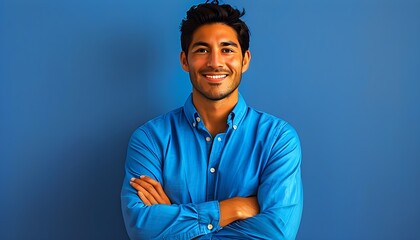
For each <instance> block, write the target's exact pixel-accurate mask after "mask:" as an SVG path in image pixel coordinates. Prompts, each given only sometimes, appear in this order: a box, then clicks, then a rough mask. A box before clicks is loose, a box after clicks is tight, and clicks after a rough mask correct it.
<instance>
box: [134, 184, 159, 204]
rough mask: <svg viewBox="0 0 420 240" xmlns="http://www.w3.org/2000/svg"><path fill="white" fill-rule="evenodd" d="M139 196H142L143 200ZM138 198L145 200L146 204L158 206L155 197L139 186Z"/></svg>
mask: <svg viewBox="0 0 420 240" xmlns="http://www.w3.org/2000/svg"><path fill="white" fill-rule="evenodd" d="M140 194H141V195H142V196H143V198H142V197H141V196H140ZM139 197H140V198H142V199H147V202H149V203H150V204H151V205H155V204H158V201H157V200H156V199H155V197H154V196H153V195H152V194H150V193H149V192H147V190H146V189H144V188H143V187H141V186H139Z"/></svg>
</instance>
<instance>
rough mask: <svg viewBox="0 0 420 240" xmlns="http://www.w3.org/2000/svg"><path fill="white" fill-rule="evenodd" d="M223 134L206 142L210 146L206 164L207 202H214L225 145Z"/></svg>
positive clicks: (209, 138)
mask: <svg viewBox="0 0 420 240" xmlns="http://www.w3.org/2000/svg"><path fill="white" fill-rule="evenodd" d="M225 135H226V134H224V133H221V134H217V135H216V136H215V137H214V138H212V137H211V136H208V138H206V141H207V140H209V141H207V142H208V144H211V148H210V154H209V161H208V164H207V201H213V200H215V192H216V191H215V190H216V181H217V172H218V166H219V162H220V157H221V153H222V149H223V146H224V144H225Z"/></svg>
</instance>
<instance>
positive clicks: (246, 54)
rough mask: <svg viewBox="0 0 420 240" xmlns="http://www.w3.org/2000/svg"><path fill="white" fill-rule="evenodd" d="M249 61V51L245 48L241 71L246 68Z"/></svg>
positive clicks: (244, 70)
mask: <svg viewBox="0 0 420 240" xmlns="http://www.w3.org/2000/svg"><path fill="white" fill-rule="evenodd" d="M250 61H251V52H250V51H249V50H247V51H246V52H245V54H244V58H243V59H242V73H244V72H246V70H248V67H249V62H250Z"/></svg>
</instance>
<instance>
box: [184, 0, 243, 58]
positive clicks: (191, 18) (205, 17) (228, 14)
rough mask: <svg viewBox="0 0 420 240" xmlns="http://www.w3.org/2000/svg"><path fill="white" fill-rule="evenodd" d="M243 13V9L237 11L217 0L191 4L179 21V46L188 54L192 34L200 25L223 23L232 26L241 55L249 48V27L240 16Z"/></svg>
mask: <svg viewBox="0 0 420 240" xmlns="http://www.w3.org/2000/svg"><path fill="white" fill-rule="evenodd" d="M243 15H245V10H242V12H241V11H239V10H238V9H235V8H233V7H232V6H230V5H228V4H223V5H219V1H212V2H211V3H208V1H207V2H206V3H202V4H199V5H195V6H192V7H191V8H190V10H188V11H187V17H186V18H185V19H183V20H182V22H181V27H180V30H181V48H182V51H184V52H185V54H187V55H188V48H189V46H190V44H191V41H192V36H193V34H194V32H195V30H197V28H199V27H200V26H202V25H205V24H210V23H223V24H226V25H227V26H230V27H232V28H233V29H234V30H235V31H236V34H237V36H238V41H239V44H240V45H241V50H242V55H244V54H245V52H246V51H247V50H248V49H249V35H250V33H249V29H248V26H247V25H246V24H245V22H243V21H242V20H241V19H240V18H241V17H242V16H243Z"/></svg>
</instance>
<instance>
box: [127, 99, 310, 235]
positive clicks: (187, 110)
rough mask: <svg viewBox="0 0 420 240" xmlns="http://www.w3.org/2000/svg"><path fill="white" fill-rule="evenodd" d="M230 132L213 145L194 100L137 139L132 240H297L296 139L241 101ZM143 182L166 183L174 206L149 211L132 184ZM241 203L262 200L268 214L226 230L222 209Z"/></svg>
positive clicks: (133, 142)
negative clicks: (230, 201) (228, 203)
mask: <svg viewBox="0 0 420 240" xmlns="http://www.w3.org/2000/svg"><path fill="white" fill-rule="evenodd" d="M227 126H228V127H227V130H226V132H224V133H220V134H217V135H216V136H214V137H213V136H212V135H211V134H210V133H209V132H208V131H207V129H206V127H205V126H204V124H203V122H202V121H201V117H200V115H199V114H198V112H197V110H196V109H195V107H194V105H193V102H192V97H191V96H190V97H189V98H188V99H187V101H186V102H185V105H184V107H181V108H179V109H176V110H174V111H171V112H169V113H167V114H164V115H162V116H159V117H157V118H155V119H153V120H151V121H149V122H147V123H146V124H144V125H143V126H141V127H139V128H138V129H137V130H136V131H135V132H134V133H133V135H132V137H131V139H130V142H129V146H128V151H127V159H126V166H125V168H126V172H125V178H124V182H123V186H122V192H121V204H122V212H123V216H124V221H125V225H126V228H127V232H128V234H129V236H130V237H131V238H132V239H192V238H196V237H198V236H200V239H212V238H213V239H231V238H234V237H236V238H240V239H294V238H295V236H296V233H297V230H298V228H299V224H300V218H301V214H302V205H303V191H302V181H301V173H300V163H301V148H300V143H299V139H298V136H297V134H296V131H295V130H294V129H293V127H292V126H291V125H290V124H288V123H287V122H285V121H283V120H281V119H279V118H276V117H274V116H272V115H269V114H266V113H263V112H260V111H256V110H255V109H253V108H251V107H249V106H247V105H246V103H245V101H244V99H243V98H242V96H241V95H239V100H238V103H237V104H236V106H235V108H234V109H233V111H232V112H231V113H230V114H229V116H228V119H227ZM141 175H146V176H150V177H152V178H154V179H155V180H157V181H159V182H160V183H161V184H162V186H163V188H164V191H165V193H166V194H167V196H168V197H169V199H170V200H171V203H172V204H171V205H163V204H157V205H152V206H146V205H145V204H143V202H142V201H141V200H140V198H139V197H138V195H137V191H136V190H135V189H134V188H132V187H131V186H130V184H129V182H130V178H132V177H136V178H138V177H139V176H141ZM236 196H240V197H249V196H257V198H258V203H259V207H260V213H259V214H258V215H256V216H254V217H252V218H248V219H246V220H242V221H236V222H233V223H231V224H229V225H227V226H225V227H223V228H222V227H221V226H220V225H219V219H220V213H219V201H222V200H225V199H228V198H232V197H236Z"/></svg>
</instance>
